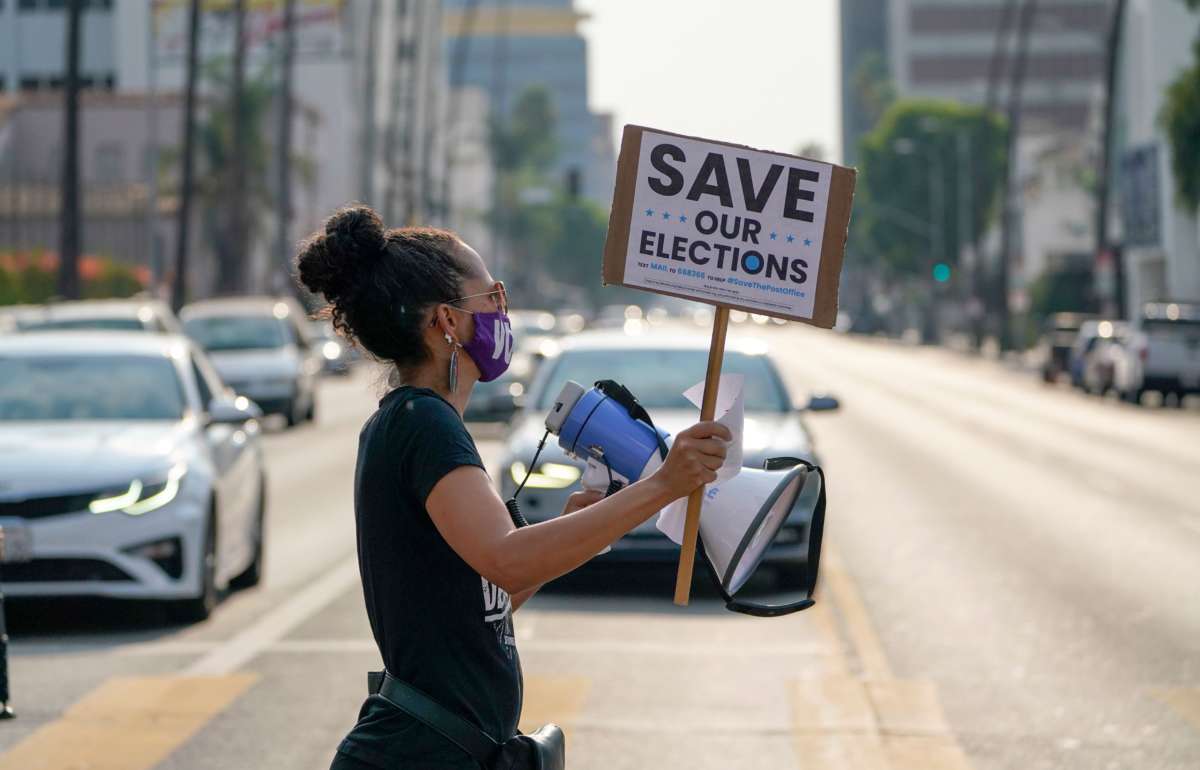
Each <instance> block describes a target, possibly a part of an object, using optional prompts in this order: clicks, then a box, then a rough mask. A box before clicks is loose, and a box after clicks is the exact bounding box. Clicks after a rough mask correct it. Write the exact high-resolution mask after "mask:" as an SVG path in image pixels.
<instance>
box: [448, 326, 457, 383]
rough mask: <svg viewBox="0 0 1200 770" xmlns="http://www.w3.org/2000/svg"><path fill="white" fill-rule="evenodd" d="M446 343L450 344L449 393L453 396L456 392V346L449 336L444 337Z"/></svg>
mask: <svg viewBox="0 0 1200 770" xmlns="http://www.w3.org/2000/svg"><path fill="white" fill-rule="evenodd" d="M446 342H448V343H450V393H452V394H453V393H455V392H457V391H458V346H457V345H455V344H454V340H453V338H451V337H450V335H449V334H447V335H446Z"/></svg>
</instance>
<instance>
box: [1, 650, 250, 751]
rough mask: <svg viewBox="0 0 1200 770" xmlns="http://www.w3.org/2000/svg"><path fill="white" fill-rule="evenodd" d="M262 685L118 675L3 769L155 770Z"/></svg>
mask: <svg viewBox="0 0 1200 770" xmlns="http://www.w3.org/2000/svg"><path fill="white" fill-rule="evenodd" d="M257 680H258V676H257V675H255V674H231V675H228V676H218V677H178V676H152V677H117V678H113V679H109V680H108V681H106V682H105V683H104V684H102V685H100V686H99V687H97V688H96V689H95V690H92V691H91V692H90V693H89V694H87V695H86V696H84V697H83V698H82V699H81V700H79V701H78V702H76V703H75V704H74V705H73V706H71V707H70V708H68V709H67V710H66V711H65V712H64V713H63V715H62V716H61V717H60V718H59V719H57V720H55V721H53V722H50V723H48V724H46V725H43V726H42V727H41V728H39V729H38V730H36V731H35V732H33V733H32V734H30V735H29V736H28V737H26V738H25V739H24V740H22V741H21V742H20V743H18V744H16V745H15V746H13V747H12V748H11V749H10V750H8V751H7V752H5V753H4V754H3V755H0V770H149V769H150V768H152V767H154V766H155V765H157V764H158V763H159V762H161V761H162V760H163V759H165V758H166V757H167V755H169V754H170V753H171V752H172V751H174V750H175V749H176V748H178V747H179V746H180V745H182V744H183V743H184V742H185V741H187V740H188V739H189V738H191V737H192V736H193V735H195V734H196V733H197V732H198V731H199V730H200V728H202V727H203V726H204V725H205V724H207V723H208V721H209V720H210V719H212V718H213V716H215V715H216V714H218V713H219V712H221V711H222V710H223V709H225V708H227V707H228V706H229V705H230V704H231V703H233V701H234V700H236V699H237V698H238V697H239V696H240V695H241V694H242V693H244V692H245V691H246V690H247V689H249V688H250V686H251V685H253V684H254V682H256V681H257Z"/></svg>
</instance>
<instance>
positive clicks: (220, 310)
mask: <svg viewBox="0 0 1200 770" xmlns="http://www.w3.org/2000/svg"><path fill="white" fill-rule="evenodd" d="M179 317H180V319H181V320H182V321H183V328H184V331H185V332H186V333H187V335H188V336H189V337H191V338H192V339H193V340H195V341H196V342H197V343H198V344H199V345H200V346H201V347H203V348H204V349H205V350H206V351H208V355H209V358H210V359H211V360H212V363H213V366H214V367H216V369H217V371H218V372H220V374H221V378H222V379H224V380H225V383H226V384H228V385H229V387H231V388H233V389H234V390H235V391H236V392H237V393H238V394H239V395H242V396H246V397H247V398H249V399H251V400H252V401H254V402H255V403H256V404H258V405H259V407H261V408H262V410H263V412H264V413H266V414H281V415H283V416H284V417H285V418H286V419H287V423H288V425H296V424H298V423H301V422H305V421H311V420H313V419H315V418H316V409H317V407H316V390H317V379H318V378H319V377H320V374H321V369H322V368H323V366H324V360H323V357H322V355H321V350H320V345H319V344H317V341H316V340H315V339H314V338H313V335H312V331H311V329H310V328H309V324H308V321H307V320H306V318H305V314H304V309H303V308H301V307H300V303H298V302H296V300H294V299H290V298H289V299H280V298H275V297H235V298H227V299H209V300H202V301H200V302H194V303H192V304H190V305H187V306H185V307H184V308H183V310H181V311H180V313H179Z"/></svg>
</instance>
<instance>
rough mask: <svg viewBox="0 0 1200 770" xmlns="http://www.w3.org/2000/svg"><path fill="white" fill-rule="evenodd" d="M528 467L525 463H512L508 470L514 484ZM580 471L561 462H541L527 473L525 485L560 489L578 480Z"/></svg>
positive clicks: (522, 478)
mask: <svg viewBox="0 0 1200 770" xmlns="http://www.w3.org/2000/svg"><path fill="white" fill-rule="evenodd" d="M528 470H529V469H528V468H527V467H526V466H525V463H520V462H517V463H513V464H512V465H511V466H510V467H509V469H508V472H509V474H510V475H512V480H513V483H514V484H518V485H519V484H520V483H521V481H522V480H524V478H525V473H526V472H527V471H528ZM580 475H581V472H580V470H579V469H578V468H576V467H575V466H574V465H564V464H563V463H542V464H541V465H540V466H538V469H537V470H535V471H534V472H533V473H530V474H529V481H526V482H525V486H527V487H530V488H532V489H562V488H563V487H569V486H571V485H572V484H574V483H575V482H576V481H578V480H579V477H580Z"/></svg>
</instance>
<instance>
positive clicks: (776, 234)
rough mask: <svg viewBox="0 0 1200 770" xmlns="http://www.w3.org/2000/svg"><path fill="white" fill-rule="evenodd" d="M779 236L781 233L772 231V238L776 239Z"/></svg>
mask: <svg viewBox="0 0 1200 770" xmlns="http://www.w3.org/2000/svg"><path fill="white" fill-rule="evenodd" d="M778 237H779V233H771V240H775V239H776V238H778Z"/></svg>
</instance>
